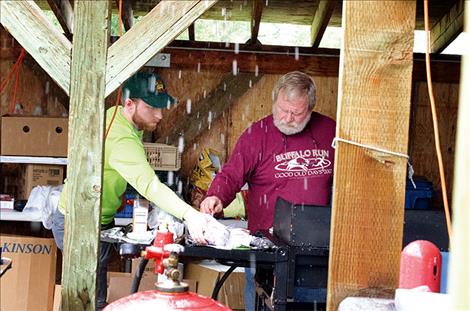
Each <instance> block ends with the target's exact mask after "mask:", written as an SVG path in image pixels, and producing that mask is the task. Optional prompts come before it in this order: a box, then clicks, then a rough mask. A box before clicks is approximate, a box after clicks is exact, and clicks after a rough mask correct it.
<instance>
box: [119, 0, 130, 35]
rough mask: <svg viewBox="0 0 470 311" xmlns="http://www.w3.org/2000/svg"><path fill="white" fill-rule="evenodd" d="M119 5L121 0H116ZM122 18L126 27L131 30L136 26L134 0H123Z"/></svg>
mask: <svg viewBox="0 0 470 311" xmlns="http://www.w3.org/2000/svg"><path fill="white" fill-rule="evenodd" d="M116 2H117V5H118V7H119V0H116ZM122 20H123V22H124V29H125V30H126V31H129V29H131V27H132V26H134V11H133V10H132V1H122Z"/></svg>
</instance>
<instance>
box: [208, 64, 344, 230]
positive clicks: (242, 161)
mask: <svg viewBox="0 0 470 311" xmlns="http://www.w3.org/2000/svg"><path fill="white" fill-rule="evenodd" d="M315 102H316V86H315V83H314V81H313V80H312V79H311V78H310V77H309V76H308V75H306V74H304V73H301V72H298V71H294V72H289V73H287V74H285V75H284V76H282V77H281V78H280V79H279V81H278V82H277V83H276V85H275V87H274V89H273V108H272V111H273V113H272V115H269V116H267V117H265V118H263V119H261V120H260V121H258V122H256V123H254V124H252V125H251V126H250V127H249V128H248V129H247V130H245V132H244V133H243V134H242V135H241V136H240V138H239V139H238V142H237V144H236V146H235V149H234V150H233V152H232V155H231V156H230V159H229V160H228V162H227V163H226V164H225V165H224V166H223V168H222V170H221V172H219V173H218V174H217V176H216V177H215V179H214V181H213V182H212V184H211V186H210V188H209V190H208V192H207V197H206V198H205V199H204V201H203V202H201V206H200V208H201V211H202V212H205V213H219V212H221V211H222V208H223V207H225V206H227V205H228V204H230V202H232V200H233V199H234V198H235V194H236V193H237V192H238V191H240V189H241V187H242V186H243V185H244V184H245V183H248V187H249V190H248V229H249V230H250V232H251V233H255V232H256V231H258V230H260V229H268V228H270V227H272V225H273V218H274V205H275V203H276V199H277V198H278V197H282V198H284V199H285V200H287V201H290V202H292V203H296V204H316V205H326V204H329V202H330V197H331V185H332V180H333V163H334V149H333V148H332V147H331V143H332V141H333V138H334V137H335V127H336V124H335V121H333V120H332V119H330V118H329V117H326V116H323V115H321V114H319V113H316V112H313V111H312V109H313V107H314V106H315Z"/></svg>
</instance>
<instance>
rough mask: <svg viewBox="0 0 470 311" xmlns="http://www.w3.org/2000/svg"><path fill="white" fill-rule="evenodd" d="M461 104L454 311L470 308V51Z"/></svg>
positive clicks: (469, 15)
mask: <svg viewBox="0 0 470 311" xmlns="http://www.w3.org/2000/svg"><path fill="white" fill-rule="evenodd" d="M465 31H466V33H470V2H468V1H467V2H466V7H465ZM459 98H460V104H459V112H458V121H457V139H456V151H455V168H454V172H455V173H454V193H453V197H452V211H453V217H452V222H453V224H452V228H453V230H452V232H453V236H452V237H451V245H450V246H451V248H450V251H451V257H450V264H449V293H450V297H451V304H452V306H451V310H465V309H468V306H470V297H469V295H468V290H469V288H470V266H469V265H468V263H469V262H470V252H469V248H468V237H469V236H470V184H469V183H468V176H470V163H469V161H468V155H469V154H470V140H469V139H468V133H470V122H468V120H469V119H470V102H469V100H468V99H469V98H470V52H469V51H468V50H467V54H466V55H464V57H463V62H462V83H461V84H460V96H459Z"/></svg>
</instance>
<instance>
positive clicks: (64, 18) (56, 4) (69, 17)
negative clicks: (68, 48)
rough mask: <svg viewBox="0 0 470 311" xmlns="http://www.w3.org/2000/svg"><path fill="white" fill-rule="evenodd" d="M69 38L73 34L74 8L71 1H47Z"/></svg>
mask: <svg viewBox="0 0 470 311" xmlns="http://www.w3.org/2000/svg"><path fill="white" fill-rule="evenodd" d="M47 3H49V6H50V7H51V10H52V12H54V14H55V17H56V18H57V20H58V21H59V24H60V26H62V29H63V30H64V34H65V36H66V37H67V38H71V36H72V34H73V8H72V5H71V4H70V1H69V0H47Z"/></svg>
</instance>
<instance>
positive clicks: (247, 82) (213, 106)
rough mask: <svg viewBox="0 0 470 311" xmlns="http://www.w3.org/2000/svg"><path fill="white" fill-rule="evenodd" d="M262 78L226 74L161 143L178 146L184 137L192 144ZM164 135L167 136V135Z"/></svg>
mask: <svg viewBox="0 0 470 311" xmlns="http://www.w3.org/2000/svg"><path fill="white" fill-rule="evenodd" d="M261 76H262V75H254V74H250V73H238V74H237V75H235V76H234V75H233V74H232V73H229V74H226V75H225V77H224V78H223V79H222V81H221V82H220V84H219V85H218V86H217V87H215V88H214V90H213V91H212V92H211V93H209V94H208V95H207V97H206V98H204V99H202V100H201V101H200V102H199V103H197V104H196V105H193V107H195V108H193V109H192V110H191V112H190V114H189V115H188V114H184V115H183V118H182V119H181V120H174V121H173V124H175V128H174V130H173V133H170V134H169V135H168V140H167V139H166V137H165V136H162V139H161V141H162V142H168V143H169V144H176V143H178V138H179V136H180V135H183V137H184V141H185V144H186V145H187V144H189V143H191V142H192V141H194V139H195V138H196V137H197V136H198V135H200V134H201V133H203V132H204V131H206V130H207V129H210V125H211V124H212V123H214V122H215V120H216V119H217V118H219V117H220V116H222V114H223V112H224V111H225V110H226V109H227V108H228V107H230V105H231V104H232V103H234V102H235V101H236V100H237V99H238V98H239V97H240V96H242V95H243V94H245V92H246V91H247V90H248V89H249V88H251V87H253V85H255V84H256V82H258V80H259V79H260V78H261ZM184 104H185V103H181V104H180V105H184ZM162 134H163V135H165V133H162Z"/></svg>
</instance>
